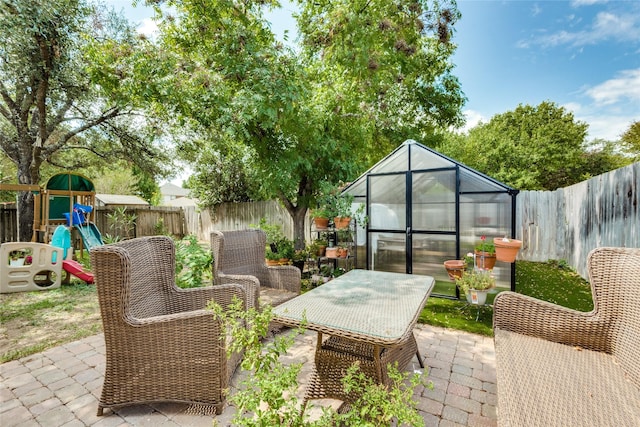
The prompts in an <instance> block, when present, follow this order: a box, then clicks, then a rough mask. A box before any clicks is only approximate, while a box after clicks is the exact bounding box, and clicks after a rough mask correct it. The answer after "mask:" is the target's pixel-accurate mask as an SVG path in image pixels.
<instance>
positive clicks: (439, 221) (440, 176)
mask: <svg viewBox="0 0 640 427" xmlns="http://www.w3.org/2000/svg"><path fill="white" fill-rule="evenodd" d="M411 191H412V193H411V194H412V196H411V210H412V212H411V215H412V221H413V230H414V231H419V230H423V231H455V230H456V172H455V170H454V171H437V172H415V173H414V174H413V180H412V190H411Z"/></svg>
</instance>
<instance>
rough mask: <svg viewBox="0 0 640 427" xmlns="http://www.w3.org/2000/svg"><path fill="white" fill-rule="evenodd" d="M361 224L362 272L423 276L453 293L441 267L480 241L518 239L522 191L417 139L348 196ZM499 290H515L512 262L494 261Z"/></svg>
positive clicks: (347, 191) (359, 182)
mask: <svg viewBox="0 0 640 427" xmlns="http://www.w3.org/2000/svg"><path fill="white" fill-rule="evenodd" d="M343 194H350V195H352V196H353V197H354V209H356V208H358V207H359V206H361V205H363V204H364V205H365V208H366V214H367V218H368V221H367V222H366V224H365V225H363V224H358V227H357V230H358V231H357V239H356V240H357V246H358V248H357V249H358V256H357V260H358V267H359V268H365V269H370V270H380V271H390V272H398V273H409V274H424V275H429V276H433V277H435V278H436V280H437V286H436V288H435V289H434V291H433V294H434V295H442V296H454V295H456V287H455V283H454V282H453V281H452V280H450V279H449V276H448V275H447V271H446V270H445V268H444V265H443V263H444V262H445V261H447V260H451V259H458V260H459V259H462V258H464V256H465V255H466V254H468V253H473V252H474V247H475V246H476V245H477V244H478V243H480V242H481V239H482V238H483V237H485V238H486V240H487V241H493V238H494V237H505V236H506V237H515V212H516V206H515V205H516V195H517V194H518V190H515V189H513V188H510V187H509V186H507V185H505V184H502V183H500V182H498V181H496V180H495V179H492V178H490V177H488V176H486V175H483V174H481V173H480V172H477V171H475V170H473V169H471V168H469V167H467V166H465V165H463V164H461V163H458V162H456V161H455V160H452V159H450V158H448V157H446V156H444V155H442V154H440V153H438V152H436V151H434V150H432V149H430V148H428V147H426V146H424V145H422V144H419V143H417V142H416V141H413V140H408V141H405V142H404V143H403V144H402V145H401V146H399V147H398V148H397V149H396V150H394V151H393V152H392V153H391V154H389V155H388V156H387V157H385V158H384V159H383V160H381V161H380V162H378V163H377V164H376V165H375V166H373V167H372V168H371V169H369V170H368V171H367V172H366V173H364V174H363V175H361V176H360V177H359V178H358V179H357V180H355V181H354V182H353V183H351V184H350V185H349V186H348V187H346V188H345V189H344V191H343ZM493 274H494V276H495V278H496V285H497V286H498V287H500V288H511V289H513V288H514V283H515V264H512V263H506V262H497V263H496V265H495V267H494V268H493Z"/></svg>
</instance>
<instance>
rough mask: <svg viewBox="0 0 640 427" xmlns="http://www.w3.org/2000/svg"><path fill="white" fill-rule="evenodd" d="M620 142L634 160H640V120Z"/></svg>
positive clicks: (632, 125)
mask: <svg viewBox="0 0 640 427" xmlns="http://www.w3.org/2000/svg"><path fill="white" fill-rule="evenodd" d="M620 141H621V142H622V144H623V145H624V148H625V150H626V151H627V153H629V155H630V156H631V157H632V159H634V160H635V161H638V160H640V120H636V121H635V122H633V123H631V125H630V126H629V129H627V130H626V131H625V132H624V133H623V134H622V136H621V137H620Z"/></svg>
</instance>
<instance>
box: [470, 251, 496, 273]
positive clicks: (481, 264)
mask: <svg viewBox="0 0 640 427" xmlns="http://www.w3.org/2000/svg"><path fill="white" fill-rule="evenodd" d="M475 253H476V266H477V267H478V268H481V269H483V270H493V267H494V266H495V265H496V254H490V253H489V252H480V251H475Z"/></svg>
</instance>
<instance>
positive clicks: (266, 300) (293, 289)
mask: <svg viewBox="0 0 640 427" xmlns="http://www.w3.org/2000/svg"><path fill="white" fill-rule="evenodd" d="M266 245H267V236H266V234H265V233H264V231H262V230H240V231H212V232H211V248H212V251H213V277H214V279H213V280H214V284H216V285H217V284H224V283H247V284H249V283H255V284H257V285H258V286H259V289H260V292H259V295H258V294H257V293H256V294H255V295H250V296H249V298H250V299H251V300H252V301H254V306H255V307H258V298H260V302H261V303H262V304H271V305H272V306H274V307H275V306H277V305H279V304H282V303H283V302H285V301H288V300H290V299H292V298H294V297H296V296H297V295H299V294H300V284H301V274H300V269H298V268H297V267H294V266H291V265H283V266H277V267H267V265H266V264H265V247H266Z"/></svg>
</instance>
